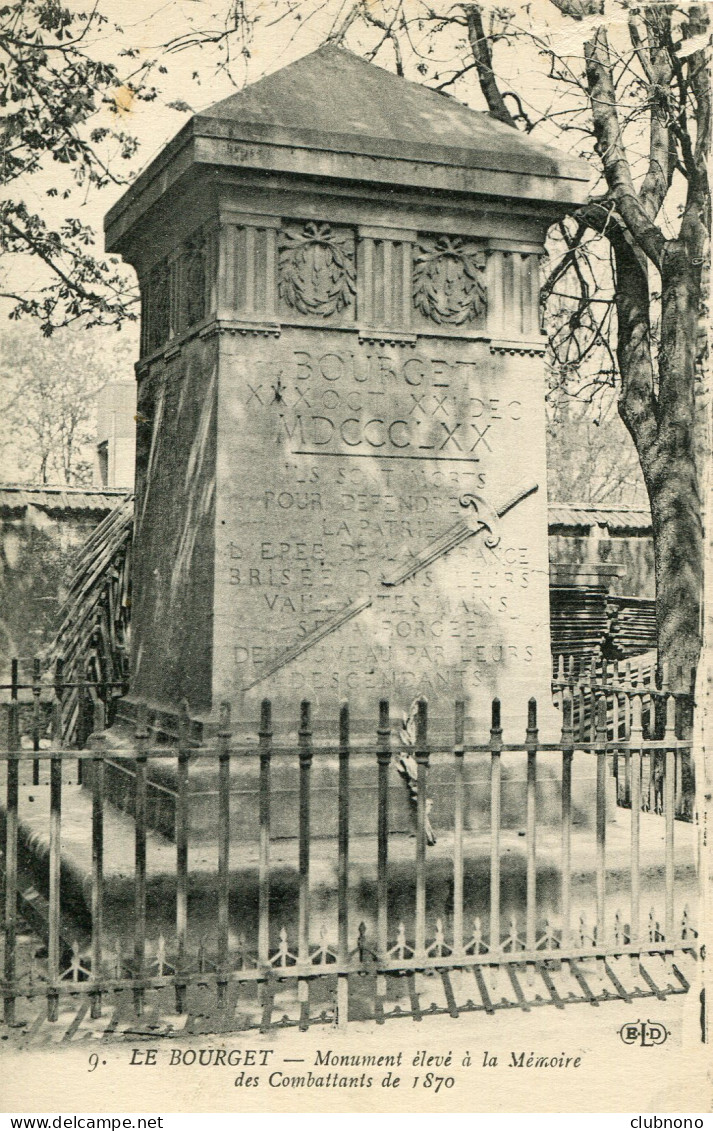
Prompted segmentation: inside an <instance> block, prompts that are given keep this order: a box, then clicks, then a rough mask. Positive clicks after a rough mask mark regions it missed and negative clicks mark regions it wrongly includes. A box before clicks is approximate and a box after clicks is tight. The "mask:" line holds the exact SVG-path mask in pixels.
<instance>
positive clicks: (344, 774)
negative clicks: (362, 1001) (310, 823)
mask: <svg viewBox="0 0 713 1131" xmlns="http://www.w3.org/2000/svg"><path fill="white" fill-rule="evenodd" d="M337 804H338V815H337V816H338V830H337V844H338V848H337V851H338V857H339V858H338V863H337V936H338V945H337V952H338V959H339V963H340V965H341V966H345V965H346V963H347V962H348V960H349V704H348V703H342V705H341V707H340V709H339V783H338V801H337ZM348 1017H349V975H348V974H340V975H339V977H338V978H337V1024H338V1025H339V1027H340V1028H344V1027H345V1026H346V1024H347V1020H348Z"/></svg>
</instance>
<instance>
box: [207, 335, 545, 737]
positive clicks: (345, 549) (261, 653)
mask: <svg viewBox="0 0 713 1131" xmlns="http://www.w3.org/2000/svg"><path fill="white" fill-rule="evenodd" d="M221 349H222V356H221V382H220V392H219V411H218V422H219V423H218V428H219V441H218V475H217V487H218V489H217V499H218V504H217V526H216V529H217V547H216V549H217V553H216V615H215V649H214V672H215V676H214V697H215V698H217V697H218V696H228V697H230V698H232V699H234V700H235V699H236V698H237V699H239V698H240V696H241V695H242V696H243V699H244V700H245V698H247V700H251V699H252V698H255V699H259V698H262V697H263V696H264V695H270V696H271V697H272V698H273V699H274V700H275V704H276V709H277V710H278V711H282V712H284V713H285V714H288V715H290V717H294V710H295V704H296V701H297V700H298V699H299V698H301V697H303V696H307V697H310V698H313V699H315V700H316V701H317V702H318V704H319V706H320V710H322V709H325V710H330V709H336V706H337V704H338V701H339V700H340V699H341V698H342V697H344V696H345V695H348V696H349V698H350V701H351V702H352V705H353V711H354V713H355V716H356V717H359V716H360V714H361V715H363V716H364V717H365V718H366V717H369V715H368V714H367V712H373V705H374V702H375V698H377V697H378V696H379V695H382V694H383V695H388V696H389V698H390V699H392V701H393V703H394V706H395V708H396V709H404V710H407V709H408V707H409V706H410V703H411V701H412V699H413V698H414V697H415V696H416V695H418V694H426V695H428V697H429V700H430V701H431V704H432V714H433V715H434V718H438V717H439V716H442V717H444V718H447V719H448V720H449V721H450V719H451V716H452V709H453V707H452V701H453V698H454V697H456V696H465V697H466V699H467V700H468V701H469V704H470V709H471V712H475V713H477V714H482V712H484V711H486V708H487V703H488V702H489V699H490V698H491V697H492V695H494V694H498V693H499V694H501V697H502V698H503V703H504V708H505V716H506V717H507V716H508V713H509V711H510V707H511V705H512V710H513V711H515V712H516V714H517V717H518V719H519V718H521V717H524V708H525V704H526V700H527V697H528V695H530V694H538V695H539V696H540V697H542V694H543V689H544V688H546V686H547V679H548V672H549V658H548V647H549V638H548V589H547V587H548V566H547V546H546V537H547V533H546V532H547V523H546V485H545V468H544V421H543V419H542V416H543V409H542V404H541V393H540V380H539V373H538V372H537V368H536V369H535V372H534V374H533V372H532V367H533V364H534V365H535V367H537V364H538V363H537V362H535V363H533V362H532V359H522V358H513V357H507V358H494V357H493V356H492V355H491V354H490V353H489V351H488V349H487V347H486V346H484V345H483V346H481V345H480V344H479V343H473V344H469V345H468V346H466V345H465V344H464V343H462V342H455V341H445V340H438V339H436V340H427V341H419V342H418V343H417V345H416V346H415V347H414V348H412V349H411V348H408V349H399V348H397V347H389V346H378V345H376V346H369V345H367V344H359V343H358V342H357V341H355V339H354V338H352V336H351V335H350V336H348V337H347V336H345V335H344V334H340V333H337V332H334V331H332V332H330V331H327V330H325V331H320V332H315V331H306V330H297V329H295V330H287V331H285V332H284V333H283V336H282V337H281V339H280V340H279V341H270V342H263V341H254V342H252V343H246V342H245V341H244V340H241V341H239V342H234V343H233V342H232V341H230V340H224V341H223V343H222V346H221ZM528 367H529V370H530V376H529V377H528ZM533 377H534V379H533ZM533 435H534V436H538V435H542V436H543V443H542V447H541V449H538V448H537V446H533V444H532V437H533ZM525 450H527V452H528V465H527V467H523V466H522V463H521V462H520V455H521V453H522V452H523V451H525ZM523 478H525V479H526V480H527V483H526V484H525V486H526V487H527V488H528V492H526V493H525V495H526V497H523V498H521V499H520V500H519V501H518V502H517V503H516V504H513V503H512V497H513V492H515V494H516V495H517V492H518V487H519V486H522V483H521V482H520V481H522V480H523ZM520 493H521V494H522V492H520ZM465 497H468V498H473V499H475V500H476V501H475V503H474V504H473V506H471V505H469V504H468V503H467V502H466V501H465ZM508 502H510V505H511V507H512V509H510V510H509V511H507V513H505V514H503V515H502V517H499V516H498V510H499V509H501V508H502V507H503V506H505V504H507V503H508ZM216 687H217V690H215V689H216ZM508 697H509V703H508ZM516 700H517V702H516ZM245 705H246V706H247V703H246V704H245Z"/></svg>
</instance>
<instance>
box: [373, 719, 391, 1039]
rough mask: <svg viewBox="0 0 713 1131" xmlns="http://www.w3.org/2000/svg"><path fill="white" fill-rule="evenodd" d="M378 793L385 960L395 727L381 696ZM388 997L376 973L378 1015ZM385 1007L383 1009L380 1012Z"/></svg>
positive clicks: (380, 939) (382, 951)
mask: <svg viewBox="0 0 713 1131" xmlns="http://www.w3.org/2000/svg"><path fill="white" fill-rule="evenodd" d="M376 761H377V766H378V786H377V788H378V795H377V803H376V804H377V814H376V821H377V827H376V950H377V954H378V956H379V958H380V959H381V960H382V961H384V960H385V959H386V957H387V955H388V950H389V863H388V860H389V764H390V762H391V728H390V726H389V700H388V699H380V700H379V725H378V728H377V731H376ZM385 999H386V975H385V974H377V976H376V1001H377V1019H378V1018H380V1017H381V1016H382V1013H383V1002H384V1000H385ZM380 1011H381V1012H380Z"/></svg>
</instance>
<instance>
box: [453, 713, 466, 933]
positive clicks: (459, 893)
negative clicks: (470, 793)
mask: <svg viewBox="0 0 713 1131" xmlns="http://www.w3.org/2000/svg"><path fill="white" fill-rule="evenodd" d="M453 739H454V742H453V756H454V758H455V798H454V804H455V814H454V822H453V953H454V954H461V953H462V951H463V802H464V784H463V761H464V758H465V703H464V701H463V700H462V699H457V700H456V705H455V724H454V734H453Z"/></svg>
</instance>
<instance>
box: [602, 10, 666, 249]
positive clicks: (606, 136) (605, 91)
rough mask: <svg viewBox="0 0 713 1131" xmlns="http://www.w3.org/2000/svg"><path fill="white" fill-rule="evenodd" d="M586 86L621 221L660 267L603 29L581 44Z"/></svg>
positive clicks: (660, 238) (657, 239) (659, 238)
mask: <svg viewBox="0 0 713 1131" xmlns="http://www.w3.org/2000/svg"><path fill="white" fill-rule="evenodd" d="M584 57H585V64H586V73H587V83H588V85H589V93H590V97H591V103H592V120H593V125H594V133H595V136H596V139H597V151H598V153H599V156H600V157H601V160H602V165H603V167H604V175H605V177H606V180H607V184H608V186H609V189H610V192H611V194H612V197H613V199H614V200H615V202H616V206H617V210H618V212H619V214H620V215H621V218H622V220H623V221H624V223H625V224H626V226H627V228H628V229H629V231H630V233H631V235H632V236H633V238H634V239H635V241H636V243H637V245H638V246H639V247H640V248H641V249H642V250H643V251H644V252H645V254H646V255H647V256H648V257H649V259H650V260H651V261H652V263H654V264H656V266H657V267H658V266H660V263H661V254H662V251H663V247H664V244H665V242H666V241H665V238H664V235H663V233H662V232H661V231H660V229H659V228H657V227H656V225H655V224H654V223H653V222H652V221H651V219H650V217H649V215H648V213H647V212H646V210H645V208H644V207H643V205H642V204H641V202H640V200H639V198H638V196H637V194H636V191H635V189H634V182H633V179H632V176H631V168H630V166H629V162H628V159H627V156H626V151H625V148H624V143H623V140H622V136H621V127H620V124H619V115H618V112H617V95H616V91H615V89H614V81H613V77H612V65H611V59H610V56H609V44H608V40H607V33H606V29H605V28H604V27H599V28H597V30H596V31H595V33H594V36H593V37H592V39H590V40H588V41H587V42H586V43H585V45H584Z"/></svg>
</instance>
